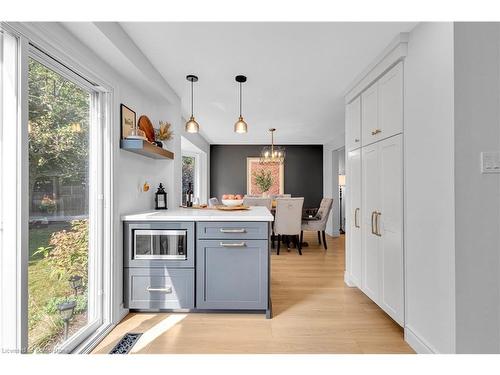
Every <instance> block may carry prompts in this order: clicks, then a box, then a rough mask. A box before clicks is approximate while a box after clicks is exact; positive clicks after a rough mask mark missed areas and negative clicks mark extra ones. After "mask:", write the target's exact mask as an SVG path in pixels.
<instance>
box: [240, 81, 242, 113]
mask: <svg viewBox="0 0 500 375" xmlns="http://www.w3.org/2000/svg"><path fill="white" fill-rule="evenodd" d="M241 100H242V94H241V82H240V117H241Z"/></svg>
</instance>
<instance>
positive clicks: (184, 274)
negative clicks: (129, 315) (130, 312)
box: [124, 268, 194, 309]
mask: <svg viewBox="0 0 500 375" xmlns="http://www.w3.org/2000/svg"><path fill="white" fill-rule="evenodd" d="M124 273H125V275H124V277H125V290H124V297H125V298H124V299H125V308H129V309H192V308H194V269H168V268H164V269H158V268H151V269H150V268H125V270H124Z"/></svg>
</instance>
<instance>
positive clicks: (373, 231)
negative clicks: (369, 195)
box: [371, 211, 377, 235]
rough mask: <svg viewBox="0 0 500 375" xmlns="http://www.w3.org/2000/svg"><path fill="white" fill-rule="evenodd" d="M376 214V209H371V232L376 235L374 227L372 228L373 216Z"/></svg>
mask: <svg viewBox="0 0 500 375" xmlns="http://www.w3.org/2000/svg"><path fill="white" fill-rule="evenodd" d="M376 215H377V211H373V212H372V217H371V223H372V234H375V235H376V234H377V233H376V232H375V229H374V226H373V218H374V217H375V216H376Z"/></svg>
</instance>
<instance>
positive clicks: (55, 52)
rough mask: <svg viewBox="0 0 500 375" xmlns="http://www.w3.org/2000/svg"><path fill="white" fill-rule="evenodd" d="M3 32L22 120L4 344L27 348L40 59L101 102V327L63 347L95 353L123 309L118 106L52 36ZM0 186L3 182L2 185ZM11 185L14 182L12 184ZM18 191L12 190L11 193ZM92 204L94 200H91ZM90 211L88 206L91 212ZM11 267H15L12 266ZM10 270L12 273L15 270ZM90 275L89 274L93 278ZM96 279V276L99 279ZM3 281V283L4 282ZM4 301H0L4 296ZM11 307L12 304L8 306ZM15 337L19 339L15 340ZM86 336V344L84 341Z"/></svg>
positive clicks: (107, 88)
mask: <svg viewBox="0 0 500 375" xmlns="http://www.w3.org/2000/svg"><path fill="white" fill-rule="evenodd" d="M0 27H1V28H2V30H4V31H7V32H8V33H9V34H10V35H12V36H14V37H16V38H17V39H18V61H17V69H18V72H17V76H18V79H19V84H18V86H19V87H18V92H17V93H18V120H17V124H18V126H17V127H16V131H17V134H16V141H15V142H9V143H11V144H12V145H13V146H12V147H14V148H15V153H14V155H15V160H10V162H11V163H12V162H14V161H15V169H16V170H17V174H16V176H17V177H16V181H17V183H16V188H15V201H16V205H17V206H16V207H18V209H17V210H16V213H15V214H16V223H17V224H16V225H17V226H16V230H15V232H16V233H15V234H14V235H15V238H16V252H15V253H16V255H15V269H16V271H15V272H12V271H10V273H7V276H8V277H9V278H10V279H9V280H10V281H11V282H13V283H15V285H16V296H15V311H16V312H15V314H14V313H13V311H14V309H13V308H10V309H9V310H8V311H7V314H4V310H6V309H4V307H6V304H5V303H3V302H2V300H1V298H0V308H1V311H0V313H1V314H2V319H4V320H6V321H10V322H11V324H12V323H13V322H15V327H16V328H15V332H13V330H11V331H10V332H9V338H6V342H9V343H10V342H14V343H15V345H14V346H15V348H14V347H12V350H15V351H17V352H25V351H27V344H28V324H27V321H28V240H27V238H28V236H27V234H28V217H29V211H28V200H29V199H28V197H29V192H28V167H27V166H28V126H27V124H28V61H29V57H32V56H36V57H35V58H36V59H37V60H39V59H42V60H43V62H42V63H43V64H44V65H47V66H48V67H49V68H51V69H53V67H52V66H51V65H52V64H56V66H58V67H64V68H65V69H55V71H56V72H57V73H59V74H61V75H63V76H64V77H66V78H68V79H70V80H71V81H74V82H75V81H76V82H77V83H78V84H79V85H83V86H87V87H89V86H90V88H91V89H93V90H95V91H97V92H98V93H99V100H96V101H94V105H96V106H97V108H98V110H97V111H93V112H94V113H95V116H96V120H97V121H99V123H100V126H101V131H100V135H101V136H100V137H98V140H96V142H97V143H96V144H95V146H94V147H99V149H100V153H99V155H100V158H99V161H98V163H99V164H98V165H100V170H99V172H98V173H99V175H100V181H101V184H100V189H99V191H98V192H97V193H96V199H94V204H95V208H94V209H97V210H101V211H102V215H101V216H100V217H101V219H100V222H99V223H98V224H97V223H96V225H98V228H100V234H99V236H98V237H99V241H100V242H101V243H102V247H101V250H102V251H101V252H100V254H99V257H100V259H99V261H100V263H101V265H102V267H101V271H100V276H99V277H98V281H96V285H97V287H96V288H95V291H96V292H95V293H96V296H95V297H96V298H98V299H99V300H100V301H102V303H101V304H100V307H99V310H97V311H95V312H94V313H95V314H98V315H99V316H100V317H101V319H99V320H100V322H99V324H94V325H92V327H91V329H89V330H88V332H84V333H81V336H80V339H78V340H76V337H77V336H76V335H74V336H72V337H71V338H70V339H68V341H67V342H66V344H65V345H62V346H61V347H59V348H58V349H59V351H62V352H77V353H84V352H88V351H89V350H91V349H92V347H93V346H94V345H95V344H96V343H97V342H98V341H100V340H101V339H102V338H103V337H104V335H105V334H106V332H108V331H109V330H110V329H111V328H112V325H113V322H114V317H115V316H118V315H119V314H120V311H117V309H118V310H119V308H118V307H117V306H115V305H114V303H115V301H116V300H117V293H119V292H117V287H116V284H117V283H119V282H120V281H119V280H118V279H117V277H116V272H117V261H116V260H115V259H116V257H115V247H114V245H115V242H116V241H117V239H116V236H115V234H114V229H115V217H116V215H115V212H114V210H115V208H114V207H115V203H114V196H113V191H114V183H113V177H114V173H115V167H114V158H115V157H116V155H115V152H114V148H115V146H116V144H115V141H114V139H115V137H114V134H115V133H114V131H113V126H112V125H113V119H114V116H115V112H114V111H113V108H115V107H116V103H115V96H114V90H113V87H112V85H110V84H108V83H107V82H106V81H105V80H103V79H101V78H99V77H97V76H95V75H94V74H93V73H92V72H91V71H89V70H87V69H86V68H84V67H82V66H81V65H80V64H79V63H77V62H76V61H75V60H74V59H73V58H70V57H69V56H68V55H67V54H66V53H65V52H63V50H62V48H60V47H56V46H59V45H57V44H56V43H52V42H48V40H50V39H51V38H49V34H46V33H45V32H44V31H41V30H39V29H37V28H36V26H33V27H32V26H31V25H30V24H20V23H8V22H1V23H0ZM0 182H1V183H2V184H3V183H5V181H0ZM10 184H12V182H11V181H10ZM13 190H14V189H13ZM89 201H90V200H89ZM89 209H90V207H89ZM4 266H5V267H2V265H0V274H1V276H2V277H3V276H4V274H5V272H4V271H5V269H6V268H7V266H8V265H4ZM10 266H12V262H11V263H10ZM11 270H12V268H11ZM89 276H90V275H89ZM96 277H97V276H96ZM2 281H3V282H5V280H4V279H2ZM0 297H1V296H0ZM9 302H10V301H9ZM14 336H15V337H14ZM83 336H85V337H86V339H83V338H82V337H83Z"/></svg>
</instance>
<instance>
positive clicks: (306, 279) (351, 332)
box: [94, 232, 413, 353]
mask: <svg viewBox="0 0 500 375" xmlns="http://www.w3.org/2000/svg"><path fill="white" fill-rule="evenodd" d="M304 240H305V241H308V242H309V244H310V246H309V247H307V248H304V249H303V254H304V255H302V256H299V255H298V254H297V252H296V250H294V249H292V250H291V251H290V252H287V251H286V250H283V249H282V251H281V252H280V255H279V256H277V255H275V253H273V255H272V302H273V313H274V317H273V319H265V316H264V315H263V314H262V315H260V314H222V313H216V314H201V313H199V314H198V313H191V314H170V313H147V314H146V313H134V314H129V315H128V316H127V317H126V318H125V319H124V320H123V321H122V322H120V324H118V326H117V327H115V329H114V330H113V331H112V332H111V333H110V334H109V335H108V336H107V337H106V338H105V339H104V340H103V341H102V342H101V343H100V344H99V345H98V346H97V348H96V349H95V350H94V353H108V352H109V351H110V350H111V349H112V348H113V346H114V345H115V344H116V342H117V341H118V340H119V339H120V338H121V337H122V336H123V335H124V334H125V333H127V332H144V334H143V336H142V337H141V339H140V340H139V341H138V342H137V344H136V345H135V347H134V348H133V351H132V352H136V353H413V351H412V349H411V348H410V347H409V346H408V345H407V344H406V343H405V342H404V340H403V330H402V328H401V327H400V326H398V325H397V324H396V323H395V322H394V321H392V320H391V318H389V317H388V316H387V315H386V314H385V313H384V312H383V311H382V310H381V309H380V308H379V307H378V306H377V305H375V303H373V302H372V301H371V300H370V299H368V297H366V296H365V295H364V294H363V293H362V292H361V291H359V290H358V289H356V288H348V287H347V286H346V285H345V284H344V238H343V237H341V238H331V237H327V242H328V250H327V251H326V252H325V251H324V250H323V248H322V247H321V248H320V247H319V246H318V245H317V237H316V233H313V232H311V233H305V235H304Z"/></svg>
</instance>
